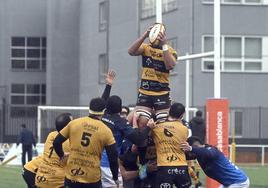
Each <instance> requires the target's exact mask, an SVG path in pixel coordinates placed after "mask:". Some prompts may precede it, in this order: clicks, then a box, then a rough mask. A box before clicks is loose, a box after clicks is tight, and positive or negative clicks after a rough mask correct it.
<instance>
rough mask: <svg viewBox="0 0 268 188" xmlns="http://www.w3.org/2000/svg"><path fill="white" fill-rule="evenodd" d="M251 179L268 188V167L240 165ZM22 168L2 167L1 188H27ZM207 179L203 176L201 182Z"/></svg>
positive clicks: (253, 186) (257, 187)
mask: <svg viewBox="0 0 268 188" xmlns="http://www.w3.org/2000/svg"><path fill="white" fill-rule="evenodd" d="M239 167H240V168H241V169H243V170H244V171H245V172H246V173H247V175H248V176H249V178H250V184H251V185H250V188H268V178H267V177H268V166H264V167H261V166H256V165H255V166H254V165H240V166H239ZM21 172H22V168H21V167H18V166H15V167H14V166H4V167H0V187H1V188H26V187H27V186H26V184H25V183H24V181H23V178H22V176H21ZM204 179H205V177H204V176H203V175H202V177H201V181H202V183H205V182H204Z"/></svg>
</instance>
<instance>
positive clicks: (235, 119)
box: [229, 109, 243, 137]
mask: <svg viewBox="0 0 268 188" xmlns="http://www.w3.org/2000/svg"><path fill="white" fill-rule="evenodd" d="M233 131H234V133H235V134H234V135H235V137H241V136H242V135H243V112H242V111H241V110H237V109H236V110H234V109H232V110H230V129H229V136H232V133H233Z"/></svg>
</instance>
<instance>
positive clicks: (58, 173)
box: [35, 113, 73, 188]
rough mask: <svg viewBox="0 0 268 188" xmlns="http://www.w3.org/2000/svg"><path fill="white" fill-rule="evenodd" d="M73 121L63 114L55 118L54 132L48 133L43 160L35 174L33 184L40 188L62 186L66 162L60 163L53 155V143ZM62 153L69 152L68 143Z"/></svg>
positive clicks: (70, 116)
mask: <svg viewBox="0 0 268 188" xmlns="http://www.w3.org/2000/svg"><path fill="white" fill-rule="evenodd" d="M72 119H73V117H72V115H71V114H70V113H63V114H60V115H59V116H57V118H56V121H55V125H56V131H53V132H51V133H49V135H48V136H47V139H46V142H45V145H44V152H43V160H41V161H40V163H39V170H38V171H37V173H36V178H35V184H36V186H37V187H40V188H51V187H54V188H60V187H63V185H64V178H65V167H66V162H65V163H64V162H63V161H60V158H59V157H58V155H57V154H56V153H55V151H54V148H53V141H54V140H55V138H56V136H57V135H58V133H59V132H60V131H61V130H62V129H63V128H64V127H65V126H66V125H67V124H68V123H69V122H70V121H71V120H72ZM63 150H64V152H66V153H68V152H69V151H70V148H69V141H68V140H66V141H65V142H64V143H63Z"/></svg>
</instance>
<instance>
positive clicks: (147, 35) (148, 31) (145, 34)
mask: <svg viewBox="0 0 268 188" xmlns="http://www.w3.org/2000/svg"><path fill="white" fill-rule="evenodd" d="M153 27H154V26H153V25H151V26H150V27H148V28H147V30H146V31H145V33H144V36H145V38H147V37H149V33H150V31H151V29H152V28H153Z"/></svg>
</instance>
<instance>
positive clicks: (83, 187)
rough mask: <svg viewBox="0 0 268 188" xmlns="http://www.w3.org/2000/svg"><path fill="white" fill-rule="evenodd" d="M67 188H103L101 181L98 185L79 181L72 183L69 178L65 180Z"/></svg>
mask: <svg viewBox="0 0 268 188" xmlns="http://www.w3.org/2000/svg"><path fill="white" fill-rule="evenodd" d="M64 187H65V188H101V181H98V182H96V183H80V182H77V181H72V180H69V179H67V178H65V180H64Z"/></svg>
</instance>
